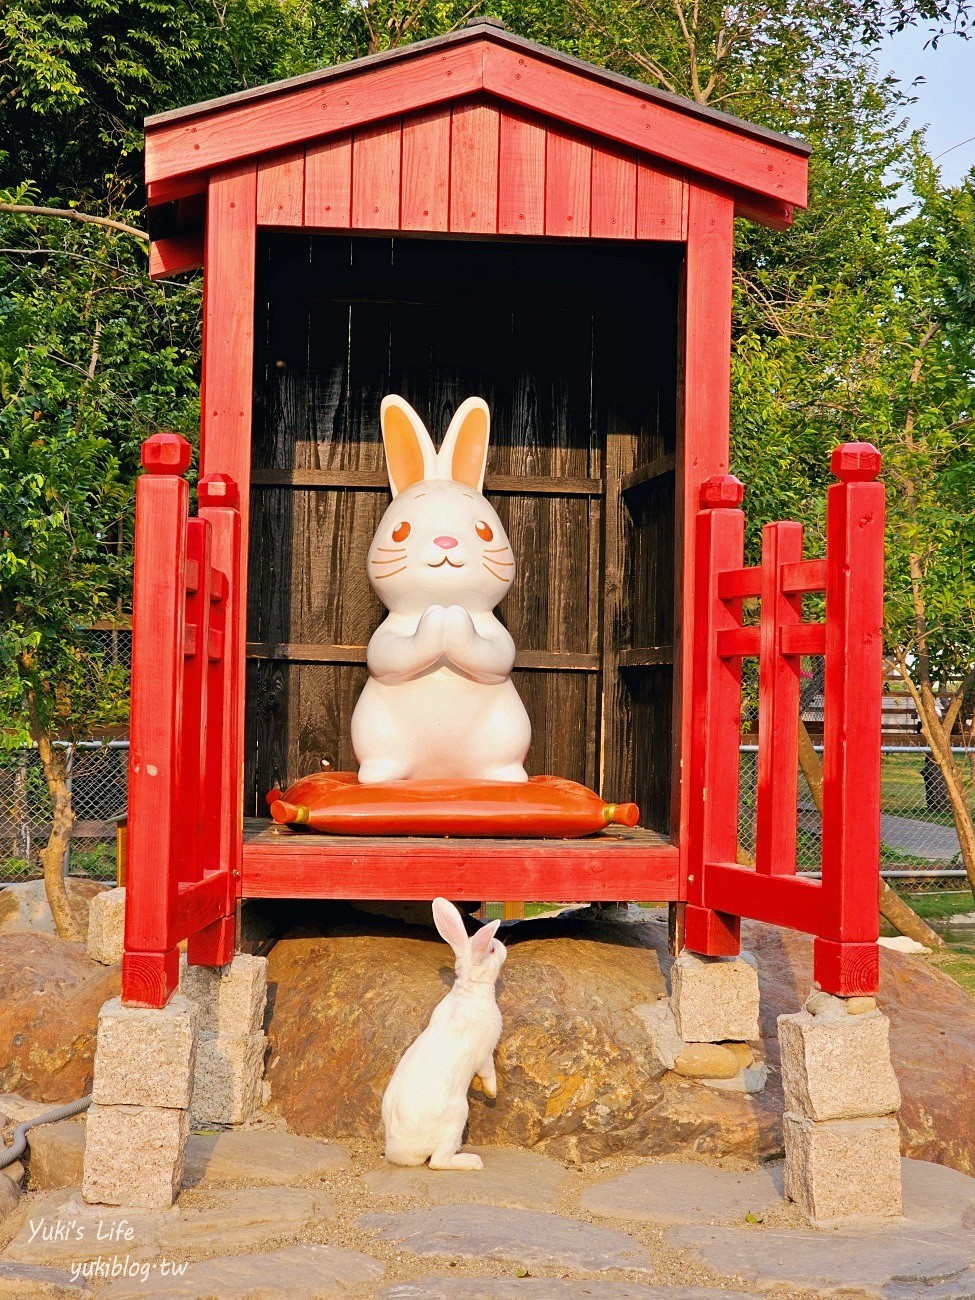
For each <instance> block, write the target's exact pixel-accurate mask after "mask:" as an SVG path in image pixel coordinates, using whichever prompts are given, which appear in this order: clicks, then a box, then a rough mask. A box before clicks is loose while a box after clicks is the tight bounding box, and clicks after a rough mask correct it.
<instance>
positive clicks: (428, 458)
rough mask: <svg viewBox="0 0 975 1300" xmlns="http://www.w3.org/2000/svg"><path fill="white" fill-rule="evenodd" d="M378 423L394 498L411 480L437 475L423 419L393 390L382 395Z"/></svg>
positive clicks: (435, 463) (432, 449)
mask: <svg viewBox="0 0 975 1300" xmlns="http://www.w3.org/2000/svg"><path fill="white" fill-rule="evenodd" d="M379 422H380V424H381V425H382V430H383V445H384V446H385V448H386V469H387V471H388V472H389V486H390V488H391V489H392V493H393V496H394V497H398V496H399V494H400V493H401V492H405V491H406V489H407V488H408V487H412V486H413V484H414V483H419V482H421V480H423V479H425V478H436V477H437V453H436V451H435V450H434V447H433V442H432V441H431V439H430V435H429V433H427V431H426V427H425V426H424V423H423V421H422V420H421V419H420V417H419V416H418V415H417V413H416V411H414V410H413V407H412V406H410V404H409V402H407V401H404V400H403V398H402V397H399V396H397V394H396V393H390V395H389V396H388V397H384V398H383V400H382V404H381V406H380V407H379Z"/></svg>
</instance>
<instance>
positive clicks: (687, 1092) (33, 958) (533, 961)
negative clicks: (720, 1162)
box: [0, 903, 975, 1174]
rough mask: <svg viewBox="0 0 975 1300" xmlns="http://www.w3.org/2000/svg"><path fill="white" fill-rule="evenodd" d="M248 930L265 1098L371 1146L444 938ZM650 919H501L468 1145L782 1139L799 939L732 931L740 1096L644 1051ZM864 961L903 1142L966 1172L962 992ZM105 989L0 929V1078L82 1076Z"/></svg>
mask: <svg viewBox="0 0 975 1300" xmlns="http://www.w3.org/2000/svg"><path fill="white" fill-rule="evenodd" d="M633 915H637V914H636V913H635V910H634V909H631V911H630V913H629V916H630V917H632V916H633ZM256 924H257V922H256V920H255V919H254V918H252V920H251V923H250V926H251V928H253V927H254V926H255V925H256ZM260 928H261V929H262V931H263V933H264V935H265V936H266V937H265V939H264V940H263V941H262V945H261V946H262V947H267V946H268V945H269V944H270V943H272V942H273V943H274V946H273V947H272V948H271V950H270V953H269V970H268V977H269V1024H268V1034H269V1039H270V1049H271V1050H270V1052H269V1058H268V1066H267V1077H268V1079H269V1081H270V1084H271V1104H272V1106H273V1107H275V1108H276V1109H277V1110H278V1111H280V1113H281V1114H282V1115H283V1116H284V1118H285V1119H286V1120H287V1122H288V1124H289V1125H290V1127H291V1128H292V1129H293V1130H294V1131H295V1132H296V1133H301V1134H308V1135H312V1136H318V1137H325V1138H331V1139H334V1140H342V1139H346V1138H363V1139H366V1140H368V1141H370V1142H375V1143H376V1144H377V1146H378V1145H379V1144H380V1143H381V1142H382V1125H381V1119H380V1102H381V1098H382V1093H383V1090H384V1089H385V1086H386V1083H387V1081H388V1079H389V1077H390V1075H391V1074H392V1071H393V1069H394V1067H395V1065H396V1062H397V1060H398V1059H399V1057H400V1055H401V1053H402V1052H403V1051H404V1050H405V1048H406V1047H407V1046H408V1044H409V1043H410V1041H411V1040H412V1039H413V1038H414V1037H415V1035H416V1034H417V1033H418V1032H419V1030H420V1029H421V1028H422V1027H423V1026H424V1025H425V1024H426V1021H427V1019H428V1017H429V1015H430V1012H431V1011H432V1009H433V1007H434V1005H435V1004H436V1003H437V1001H438V1000H439V999H440V998H441V997H442V996H443V995H444V993H445V992H446V991H447V989H448V988H449V987H450V985H451V983H452V981H453V969H452V958H451V954H450V951H449V949H448V948H447V947H446V945H445V944H443V943H442V942H441V941H440V940H439V939H438V938H437V937H436V936H435V935H433V934H431V932H430V931H429V930H427V929H420V928H411V927H409V926H407V925H404V924H402V923H401V922H398V921H395V920H392V919H386V918H382V917H375V916H366V915H364V914H362V913H361V912H356V911H353V910H352V909H351V908H348V907H342V906H340V905H330V904H312V903H302V904H301V905H300V906H295V905H294V904H290V905H279V906H277V907H274V908H271V907H269V909H268V911H267V914H266V916H264V920H263V925H262V926H261V927H260ZM666 934H667V928H666V925H665V924H664V923H663V918H662V916H660V915H659V914H654V913H641V914H639V919H638V920H636V921H633V920H630V919H626V918H625V916H624V914H622V913H621V914H620V916H619V917H618V918H617V919H613V915H612V914H609V915H608V916H607V915H606V914H603V915H602V916H599V915H594V914H593V913H592V912H591V911H589V910H588V909H587V910H585V911H582V912H576V913H572V914H565V915H562V916H558V917H552V918H545V919H541V918H539V919H536V920H532V921H524V922H517V923H513V924H511V925H508V926H506V927H505V932H504V934H503V937H504V939H505V942H506V943H507V944H508V947H509V952H510V955H509V958H508V962H507V964H506V965H505V968H504V970H503V972H502V977H501V982H500V984H499V1003H500V1006H501V1009H502V1012H503V1014H504V1022H505V1028H504V1035H503V1037H502V1041H501V1045H500V1048H499V1052H498V1074H499V1086H500V1092H499V1096H498V1098H497V1100H496V1101H493V1102H489V1101H486V1100H485V1099H484V1098H483V1097H481V1096H479V1095H475V1096H474V1097H473V1099H472V1104H471V1121H470V1139H471V1142H472V1143H476V1144H491V1143H511V1144H519V1145H523V1146H528V1147H536V1148H538V1149H540V1150H542V1151H547V1152H548V1153H549V1154H552V1155H555V1156H559V1157H563V1158H568V1159H574V1160H592V1159H597V1158H599V1157H602V1156H605V1155H609V1154H612V1153H614V1152H621V1151H629V1152H632V1153H635V1154H644V1155H662V1156H667V1155H682V1156H687V1155H688V1154H693V1155H697V1156H698V1157H702V1158H703V1157H724V1156H730V1157H736V1158H739V1159H742V1160H747V1161H754V1160H756V1159H759V1158H761V1157H765V1156H770V1155H773V1154H775V1153H777V1152H779V1151H780V1150H781V1141H782V1139H781V1115H782V1096H781V1090H780V1088H779V1077H778V1069H777V1067H778V1048H777V1043H776V1041H775V1030H776V1023H775V1022H776V1017H777V1016H778V1015H779V1014H780V1013H782V1012H791V1011H795V1010H797V1009H798V1007H799V1006H800V1005H801V1004H802V1001H803V999H804V998H805V996H806V994H807V993H808V991H809V988H810V983H811V980H812V942H811V940H809V939H808V938H807V937H805V936H803V935H797V934H792V933H790V932H789V931H781V930H776V929H774V928H772V927H768V926H762V925H749V924H746V925H745V927H744V942H745V946H746V948H748V949H751V950H752V951H753V952H754V953H755V954H756V957H757V959H758V967H759V978H760V983H761V990H762V1035H763V1039H764V1052H765V1055H766V1056H767V1059H768V1063H769V1065H770V1067H771V1074H770V1078H769V1083H768V1086H767V1087H766V1089H765V1091H764V1092H763V1093H761V1094H759V1095H757V1096H755V1097H748V1096H743V1095H741V1094H736V1093H728V1092H721V1091H718V1090H716V1089H714V1088H709V1087H707V1086H706V1085H703V1084H700V1083H697V1082H695V1081H693V1080H690V1079H682V1078H679V1077H678V1076H676V1075H674V1074H671V1073H669V1072H665V1071H664V1070H663V1067H662V1065H661V1064H660V1063H659V1062H658V1061H657V1059H656V1058H655V1056H654V1051H653V1047H652V1040H651V1035H650V1032H649V1027H648V1022H652V1019H653V1018H652V1017H651V1016H648V1015H647V1010H648V1008H649V1007H652V1006H653V1005H654V1004H655V1002H656V1001H657V999H659V998H660V997H662V996H663V995H664V993H665V988H666V986H665V976H666V974H667V971H668V969H669V964H670V963H669V958H668V957H667V953H666ZM275 938H276V942H274V941H275ZM881 969H882V985H881V997H880V1004H881V1006H882V1008H883V1009H884V1010H885V1011H886V1012H887V1014H888V1015H889V1016H890V1018H891V1028H892V1032H891V1038H892V1045H893V1054H894V1066H895V1069H896V1071H897V1075H898V1078H899V1081H900V1085H901V1090H902V1093H903V1097H904V1105H903V1108H902V1110H901V1115H900V1119H901V1132H902V1144H903V1148H904V1151H905V1153H906V1154H908V1155H911V1156H915V1157H919V1158H921V1159H925V1160H934V1161H939V1162H941V1163H943V1164H947V1165H952V1166H953V1167H955V1168H957V1169H960V1170H962V1171H963V1172H965V1173H973V1174H975V1107H973V1106H972V1104H971V1102H972V1099H973V1091H975V1083H973V1082H972V1080H975V1001H973V1000H972V999H971V998H970V997H969V995H968V994H967V993H965V992H964V991H963V990H962V989H960V988H959V987H958V985H956V984H955V983H954V981H952V980H951V979H949V978H948V977H947V976H945V975H942V974H941V972H940V971H939V970H938V969H937V967H936V965H934V964H933V963H932V962H931V961H928V960H925V959H923V958H918V957H912V956H905V955H903V954H901V953H892V952H883V953H882V954H881ZM117 993H118V969H117V967H116V968H105V967H103V966H99V965H97V964H96V963H94V962H91V961H89V960H88V958H87V957H86V956H85V953H84V950H83V949H81V948H80V947H79V946H78V945H72V944H66V943H63V942H61V941H60V940H58V939H56V938H54V937H53V936H49V935H44V934H37V933H27V932H25V933H14V934H6V935H3V936H2V937H0V1092H4V1091H6V1092H19V1093H21V1094H23V1095H25V1096H27V1097H31V1098H33V1099H35V1100H37V1101H44V1102H59V1101H65V1100H70V1099H72V1098H75V1097H80V1096H81V1095H82V1094H83V1093H85V1092H86V1091H88V1090H89V1089H90V1086H91V1064H92V1057H93V1052H94V1041H95V1029H96V1024H97V1017H98V1010H99V1008H100V1006H101V1005H102V1003H103V1002H105V1001H107V1000H108V999H109V998H111V997H114V996H116V995H117Z"/></svg>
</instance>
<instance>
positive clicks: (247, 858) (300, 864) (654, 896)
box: [241, 818, 679, 902]
mask: <svg viewBox="0 0 975 1300" xmlns="http://www.w3.org/2000/svg"><path fill="white" fill-rule="evenodd" d="M678 856H679V855H678V851H677V849H676V847H675V846H674V845H673V844H671V843H670V841H669V840H667V839H665V838H664V837H663V836H662V835H659V834H658V833H657V832H656V831H651V830H646V829H645V828H644V827H641V826H637V827H634V828H633V829H628V828H626V827H612V828H611V829H609V830H606V831H603V832H601V833H600V834H598V835H588V836H586V837H585V838H584V839H576V840H508V839H490V840H487V839H448V838H432V837H431V838H420V837H417V838H405V837H403V838H401V837H390V838H388V839H385V838H383V839H379V838H375V839H374V838H366V837H365V836H361V837H360V836H352V835H321V834H317V833H315V832H313V831H300V830H292V829H291V827H288V826H278V825H276V824H275V823H274V822H270V821H265V820H262V819H258V818H249V819H247V820H246V821H245V823H244V854H243V857H244V863H243V879H242V888H241V894H242V896H243V897H244V898H396V899H407V898H418V899H428V898H434V897H435V896H436V895H438V894H442V895H444V896H445V897H447V898H454V899H479V900H484V899H489V898H492V899H497V898H507V899H512V900H518V899H523V900H525V901H532V900H541V899H558V900H572V901H573V902H602V901H613V900H616V899H624V898H625V899H632V900H634V901H641V902H642V901H651V900H654V901H657V900H659V901H668V900H671V899H676V898H677V897H678Z"/></svg>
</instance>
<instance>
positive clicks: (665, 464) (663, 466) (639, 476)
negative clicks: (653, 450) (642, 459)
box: [623, 452, 677, 492]
mask: <svg viewBox="0 0 975 1300" xmlns="http://www.w3.org/2000/svg"><path fill="white" fill-rule="evenodd" d="M676 466H677V457H676V455H675V454H674V453H673V452H671V453H670V454H669V455H667V456H659V457H658V458H657V459H656V460H652V461H651V462H650V463H649V465H640V466H639V467H638V468H637V469H634V470H631V471H630V473H629V474H624V476H623V491H624V492H632V491H633V490H634V489H635V488H639V487H643V485H644V483H649V482H651V481H652V480H653V479H655V478H659V477H660V476H661V474H673V472H674V470H675V468H676Z"/></svg>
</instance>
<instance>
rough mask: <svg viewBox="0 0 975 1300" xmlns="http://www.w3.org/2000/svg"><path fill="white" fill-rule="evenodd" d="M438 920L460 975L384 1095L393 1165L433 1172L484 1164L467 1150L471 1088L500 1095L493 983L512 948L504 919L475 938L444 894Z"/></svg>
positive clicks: (437, 909)
mask: <svg viewBox="0 0 975 1300" xmlns="http://www.w3.org/2000/svg"><path fill="white" fill-rule="evenodd" d="M433 919H434V921H435V922H436V926H437V929H438V930H439V931H440V935H441V937H442V938H444V939H446V941H447V943H449V944H450V946H451V948H453V950H454V955H455V957H456V959H457V960H456V962H455V963H454V970H455V971H456V972H457V979H456V980H455V981H454V986H453V988H452V989H451V990H450V992H449V993H448V994H447V996H446V997H445V998H443V1000H442V1001H441V1002H440V1003H438V1005H437V1006H436V1007H435V1008H434V1012H433V1015H432V1016H431V1017H430V1023H429V1024H428V1025H427V1027H426V1029H424V1031H423V1033H422V1034H420V1036H419V1038H417V1039H415V1040H414V1041H413V1043H411V1045H410V1046H409V1047H408V1048H407V1050H406V1052H405V1054H404V1055H403V1057H402V1059H401V1060H400V1063H399V1065H397V1067H396V1069H395V1071H394V1073H393V1077H392V1079H390V1081H389V1086H388V1087H387V1089H386V1092H385V1095H384V1096H383V1124H384V1125H385V1128H386V1159H387V1160H388V1161H389V1162H390V1163H391V1164H394V1165H422V1164H423V1163H424V1161H425V1160H429V1161H430V1168H431V1169H480V1168H482V1166H483V1161H482V1160H481V1157H480V1156H478V1155H474V1153H473V1152H462V1151H461V1150H460V1145H461V1141H462V1140H463V1136H464V1126H465V1125H466V1123H467V1112H468V1109H469V1108H468V1102H467V1090H468V1088H469V1087H470V1086H471V1080H472V1079H473V1078H474V1076H475V1074H476V1075H478V1076H479V1077H480V1079H481V1083H482V1084H483V1085H484V1091H485V1093H486V1095H487V1096H488V1097H496V1096H497V1095H498V1081H497V1076H496V1075H495V1072H494V1049H495V1048H496V1047H497V1045H498V1039H499V1038H500V1037H501V1012H500V1011H499V1010H498V1003H497V1000H496V998H495V995H494V985H495V982H496V981H497V978H498V975H499V974H500V972H501V967H502V966H503V965H504V963H505V959H506V957H507V956H508V953H507V950H506V948H505V946H504V944H503V943H501V942H499V941H498V940H497V939H495V937H494V936H495V934H496V933H497V929H498V926H499V925H500V924H501V922H500V921H491V922H490V924H488V925H484V926H482V927H481V929H480V930H478V932H477V933H476V934H475V935H474V936H473V937H472V938H468V935H467V931H466V930H465V929H464V922H463V920H462V918H461V915H460V912H458V910H457V908H456V907H454V905H453V903H448V901H447V900H446V899H445V898H435V899H434V900H433Z"/></svg>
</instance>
